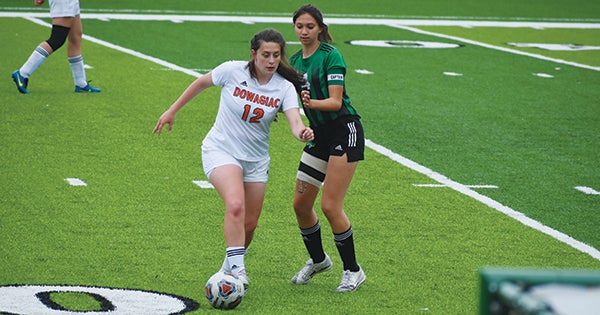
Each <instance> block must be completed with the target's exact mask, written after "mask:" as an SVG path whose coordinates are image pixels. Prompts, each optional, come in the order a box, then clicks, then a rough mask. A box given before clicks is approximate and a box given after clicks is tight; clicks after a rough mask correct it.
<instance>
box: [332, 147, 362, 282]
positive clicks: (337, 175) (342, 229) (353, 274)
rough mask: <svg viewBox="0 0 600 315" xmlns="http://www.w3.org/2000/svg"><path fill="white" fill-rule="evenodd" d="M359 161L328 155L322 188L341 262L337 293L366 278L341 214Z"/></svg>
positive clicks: (349, 227) (346, 218) (350, 232)
mask: <svg viewBox="0 0 600 315" xmlns="http://www.w3.org/2000/svg"><path fill="white" fill-rule="evenodd" d="M357 165H358V162H348V160H347V157H346V155H343V156H330V157H329V163H328V167H327V175H326V176H325V183H324V185H323V196H322V198H321V208H322V209H323V213H324V214H325V217H327V220H328V221H329V224H330V225H331V230H332V231H333V234H334V241H335V245H336V247H337V250H338V252H339V254H340V257H341V258H342V262H343V263H344V273H343V275H342V281H341V283H340V285H339V286H338V288H337V291H339V292H348V291H354V290H356V289H357V288H358V286H360V285H361V284H362V283H363V282H364V281H365V279H366V277H365V275H364V272H363V271H362V270H361V268H360V266H359V265H358V263H357V262H356V254H355V248H354V238H353V232H352V226H351V224H350V220H349V219H348V216H347V215H346V213H345V212H344V209H343V205H344V198H345V196H346V193H347V191H348V187H349V186H350V182H351V181H352V177H353V176H354V172H355V171H356V167H357Z"/></svg>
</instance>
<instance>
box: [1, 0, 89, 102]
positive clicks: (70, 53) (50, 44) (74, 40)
mask: <svg viewBox="0 0 600 315" xmlns="http://www.w3.org/2000/svg"><path fill="white" fill-rule="evenodd" d="M44 2H45V0H34V4H35V5H37V6H41V5H42V4H44ZM49 2H50V17H51V18H52V31H51V33H50V38H48V40H46V41H44V42H42V43H40V44H39V45H38V46H37V47H36V48H35V50H34V51H33V52H32V53H31V55H30V56H29V58H28V59H27V61H26V62H25V63H24V64H23V66H21V68H20V69H18V70H16V71H14V72H13V73H12V79H13V81H14V82H15V84H16V85H17V90H19V92H21V93H23V94H29V91H28V90H27V85H28V84H29V77H30V76H31V75H32V74H33V73H34V72H35V71H36V70H37V69H38V68H39V67H40V66H41V65H42V64H43V63H44V61H46V59H47V58H48V57H50V55H51V54H52V53H53V52H55V51H56V50H58V49H59V48H60V47H61V46H62V45H63V44H64V43H65V41H66V40H67V38H68V44H67V57H68V60H69V65H70V66H71V72H72V74H73V81H74V83H75V92H77V93H87V92H93V93H97V92H100V89H99V88H96V87H93V86H91V85H89V83H88V81H87V78H86V75H85V68H84V63H83V57H82V56H81V40H82V37H83V27H82V25H81V18H80V16H79V0H49Z"/></svg>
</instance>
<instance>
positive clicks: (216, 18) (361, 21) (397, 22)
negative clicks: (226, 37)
mask: <svg viewBox="0 0 600 315" xmlns="http://www.w3.org/2000/svg"><path fill="white" fill-rule="evenodd" d="M0 17H25V18H47V17H48V14H47V13H41V12H0ZM81 18H82V19H97V20H101V21H110V20H133V21H171V22H173V23H182V22H186V21H189V22H237V23H244V24H254V23H284V24H290V23H291V18H290V17H265V16H228V15H173V14H172V15H168V14H116V13H82V14H81ZM325 22H326V23H328V24H338V25H382V26H388V27H394V28H400V29H404V30H407V31H411V32H415V33H419V34H424V35H429V36H435V37H440V38H446V39H450V40H454V41H459V42H463V43H467V44H471V45H476V46H481V47H485V48H489V49H495V50H500V51H503V52H508V53H511V54H517V55H522V56H527V57H531V58H536V59H541V60H546V61H551V62H555V63H559V64H565V65H570V66H574V67H579V68H585V69H589V70H594V71H600V67H594V66H590V65H585V64H580V63H576V62H571V61H566V60H562V59H556V58H550V57H545V56H542V55H538V54H532V53H527V52H523V51H519V50H515V49H510V48H505V47H500V46H494V45H490V44H485V43H481V42H477V41H473V40H469V39H465V38H461V37H456V36H450V35H444V34H438V33H433V32H428V31H423V30H419V29H416V28H414V27H410V26H461V27H509V28H515V27H529V28H534V29H545V28H564V29H600V23H578V22H525V21H519V22H517V21H473V20H421V19H419V20H414V19H374V18H327V19H325ZM107 44H108V45H110V43H107ZM123 49H126V48H123ZM146 57H147V58H152V57H149V56H146ZM144 59H146V58H144ZM185 71H188V70H185ZM186 73H187V72H186Z"/></svg>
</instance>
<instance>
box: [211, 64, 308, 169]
mask: <svg viewBox="0 0 600 315" xmlns="http://www.w3.org/2000/svg"><path fill="white" fill-rule="evenodd" d="M247 65H248V61H228V62H224V63H222V64H221V65H219V66H218V67H216V68H215V69H213V70H212V80H213V84H214V85H217V86H221V87H222V90H221V100H220V103H219V111H218V113H217V118H216V120H215V123H214V125H213V126H212V128H211V129H210V131H209V132H208V134H207V135H206V137H205V138H204V141H202V149H203V150H211V149H216V150H221V151H224V152H227V153H229V154H231V155H233V156H234V157H235V158H236V159H239V160H243V161H260V160H264V159H268V158H269V131H270V129H271V123H272V122H273V120H274V119H275V115H277V112H278V111H280V110H281V111H287V110H288V109H291V108H298V107H299V106H298V95H297V94H296V90H295V89H294V85H293V84H292V83H291V82H289V81H288V80H286V79H285V78H283V77H282V76H281V75H279V74H278V73H275V74H274V75H273V77H272V78H271V80H270V81H269V83H267V84H265V85H259V84H258V81H257V80H256V79H255V78H253V77H251V76H250V70H249V69H248V67H247Z"/></svg>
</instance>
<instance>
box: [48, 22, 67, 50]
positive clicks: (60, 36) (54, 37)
mask: <svg viewBox="0 0 600 315" xmlns="http://www.w3.org/2000/svg"><path fill="white" fill-rule="evenodd" d="M69 30H70V28H68V27H65V26H60V25H52V33H50V38H48V40H47V41H46V43H48V45H50V47H51V48H52V51H56V50H58V49H59V48H60V47H61V46H62V45H63V44H64V43H65V41H66V40H67V37H68V36H69Z"/></svg>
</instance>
